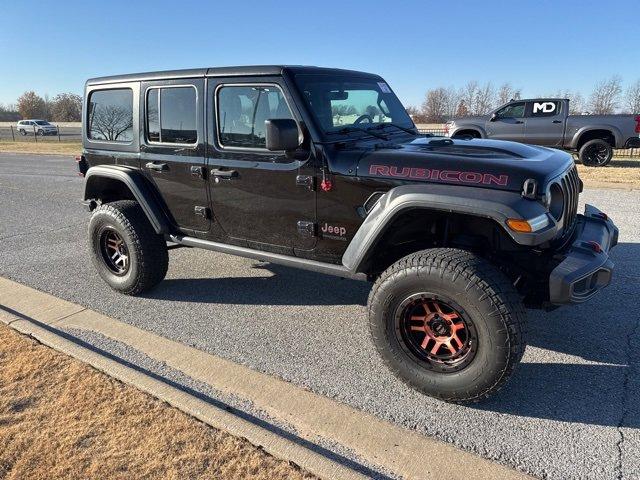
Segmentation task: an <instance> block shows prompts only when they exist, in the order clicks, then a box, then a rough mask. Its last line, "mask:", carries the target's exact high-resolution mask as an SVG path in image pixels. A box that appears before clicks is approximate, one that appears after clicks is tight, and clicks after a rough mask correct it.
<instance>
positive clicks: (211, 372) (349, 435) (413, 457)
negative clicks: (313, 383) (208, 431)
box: [0, 277, 530, 480]
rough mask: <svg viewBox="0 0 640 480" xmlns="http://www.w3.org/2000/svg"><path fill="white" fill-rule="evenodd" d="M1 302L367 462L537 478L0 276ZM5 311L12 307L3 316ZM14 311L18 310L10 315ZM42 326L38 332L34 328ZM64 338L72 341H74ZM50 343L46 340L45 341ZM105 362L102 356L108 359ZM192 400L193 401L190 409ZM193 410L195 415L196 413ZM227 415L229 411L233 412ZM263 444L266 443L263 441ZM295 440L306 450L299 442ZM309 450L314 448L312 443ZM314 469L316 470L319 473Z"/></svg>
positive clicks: (157, 391)
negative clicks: (140, 357)
mask: <svg viewBox="0 0 640 480" xmlns="http://www.w3.org/2000/svg"><path fill="white" fill-rule="evenodd" d="M0 305H2V306H4V308H3V309H0V319H2V318H5V321H6V318H11V317H12V316H13V318H14V320H15V318H18V317H20V316H25V317H31V318H32V319H35V320H36V321H39V322H42V323H43V324H45V325H49V326H50V327H49V328H76V329H82V330H89V331H93V332H97V333H100V334H102V335H105V336H107V337H109V338H111V339H113V340H116V341H119V342H122V343H126V344H128V345H129V346H131V347H132V348H134V349H136V350H139V351H140V352H142V353H144V354H146V355H148V356H149V357H151V358H153V359H155V360H157V361H161V362H165V363H166V364H167V365H168V366H170V367H172V368H174V369H176V370H180V371H182V372H183V373H184V374H186V375H188V376H190V377H192V378H193V379H195V380H197V381H200V382H205V383H207V384H209V385H211V386H212V387H213V388H214V389H216V390H218V391H221V392H223V393H226V394H230V395H234V396H236V397H241V398H244V399H246V400H248V401H250V402H251V403H252V404H253V405H255V407H256V408H258V409H260V410H263V411H264V412H265V413H267V414H268V415H269V416H270V417H273V418H275V419H278V420H281V421H284V422H286V423H287V424H289V425H291V426H292V427H293V428H294V429H295V431H296V432H297V434H298V435H299V436H301V437H302V438H304V439H305V440H307V441H309V442H316V441H317V439H318V438H323V439H326V440H329V441H331V442H334V443H337V444H339V445H342V446H343V447H345V448H347V449H349V450H351V451H353V452H354V453H355V454H356V455H357V456H359V457H360V458H363V459H366V460H367V461H368V462H370V463H372V464H375V465H378V466H380V467H382V468H383V469H385V470H387V471H389V472H393V473H394V474H396V475H398V476H402V477H405V478H416V479H435V478H449V479H465V480H473V479H487V478H491V479H522V478H530V477H528V476H527V475H525V474H522V473H520V472H517V471H515V470H512V469H510V468H508V467H506V466H503V465H499V464H497V463H494V462H491V461H489V460H486V459H483V458H481V457H479V456H477V455H474V454H472V453H469V452H466V451H463V450H460V449H458V448H456V447H454V446H452V445H449V444H447V443H444V442H441V441H439V440H435V439H432V438H429V437H426V436H424V435H421V434H418V433H417V432H414V431H411V430H407V429H404V428H401V427H399V426H397V425H394V424H392V423H390V422H387V421H384V420H381V419H379V418H377V417H375V416H373V415H371V414H368V413H364V412H362V411H360V410H356V409H354V408H352V407H349V406H347V405H344V404H342V403H339V402H337V401H335V400H331V399H329V398H327V397H324V396H321V395H317V394H315V393H312V392H310V391H307V390H304V389H302V388H300V387H297V386H295V385H293V384H291V383H288V382H285V381H283V380H280V379H278V378H275V377H273V376H270V375H267V374H264V373H260V372H257V371H255V370H252V369H250V368H248V367H245V366H242V365H239V364H236V363H233V362H231V361H228V360H225V359H223V358H220V357H217V356H215V355H211V354H208V353H205V352H203V351H200V350H197V349H195V348H192V347H189V346H186V345H183V344H181V343H179V342H175V341H172V340H169V339H166V338H164V337H161V336H159V335H156V334H153V333H150V332H147V331H145V330H142V329H139V328H137V327H134V326H131V325H128V324H126V323H124V322H120V321H118V320H116V319H113V318H110V317H107V316H105V315H102V314H100V313H98V312H95V311H92V310H88V309H85V308H83V307H81V306H79V305H75V304H73V303H70V302H66V301H64V300H61V299H58V298H56V297H53V296H51V295H48V294H45V293H42V292H39V291H37V290H34V289H32V288H29V287H25V286H23V285H20V284H17V283H15V282H12V281H10V280H6V279H3V278H1V277H0ZM3 310H4V312H9V313H4V314H3ZM12 311H13V315H11V312H12ZM23 318H24V317H23ZM11 326H12V327H14V328H16V329H18V330H20V329H23V330H24V329H27V330H28V331H29V333H31V334H33V335H34V336H36V338H38V339H40V337H38V334H39V335H41V336H42V335H43V332H47V333H48V337H50V336H51V335H52V333H51V331H50V330H47V329H45V328H43V327H40V326H37V324H34V323H33V322H31V323H30V322H29V321H28V320H27V319H23V320H19V321H14V322H13V323H12V324H11ZM36 330H37V334H36V333H33V332H34V331H36ZM48 340H49V342H51V343H53V344H52V345H51V346H52V347H53V348H56V345H57V344H55V342H53V341H52V340H51V339H50V338H48ZM65 341H66V342H67V343H72V342H70V341H69V340H65ZM43 343H46V342H44V341H43ZM47 344H49V343H47ZM72 345H75V344H72ZM66 349H67V351H66V352H65V353H69V354H71V355H73V356H75V357H76V358H80V359H81V360H83V361H87V360H86V359H87V358H90V360H91V361H88V362H87V363H91V364H92V365H94V364H95V362H97V361H98V360H100V358H98V359H96V356H97V357H101V358H102V359H105V357H102V356H101V355H99V354H97V353H96V352H92V351H90V350H88V349H85V348H84V347H80V346H78V345H75V346H73V347H70V346H69V345H66ZM80 349H82V350H86V352H81V351H80ZM63 351H64V350H63ZM87 352H89V353H87ZM104 361H105V360H100V362H102V363H104ZM92 362H93V363H92ZM108 362H112V363H114V364H115V365H116V366H111V367H110V369H109V370H105V371H107V373H109V374H111V375H113V376H116V377H117V378H119V379H121V380H123V381H126V382H128V383H132V384H134V385H135V386H137V387H138V388H141V389H142V390H144V391H147V392H149V393H151V394H153V395H155V396H158V397H159V398H162V399H164V400H166V401H169V403H172V404H173V405H175V406H176V407H178V408H181V409H183V410H185V411H187V412H188V413H190V414H192V415H195V416H196V417H197V418H200V419H201V420H203V421H207V420H206V419H204V418H201V416H198V414H197V413H198V412H201V411H202V408H204V406H207V405H209V407H211V405H210V404H208V403H206V402H203V401H202V400H198V399H195V398H194V397H192V396H191V395H188V394H187V393H185V392H183V391H180V390H177V389H173V390H175V392H173V391H171V388H172V387H168V386H167V385H166V384H164V383H162V382H160V381H158V380H155V379H153V378H151V377H149V376H147V375H144V374H142V373H140V372H137V371H133V373H130V372H129V373H128V374H127V375H124V374H123V369H124V368H127V367H124V366H123V365H122V364H119V363H117V362H114V361H113V360H108ZM130 370H131V369H130ZM176 392H177V393H176ZM185 395H186V397H185ZM187 397H190V398H187ZM167 398H169V400H167ZM195 400H198V401H199V402H201V403H204V406H203V405H200V404H198V405H197V407H196V406H194V405H195V404H194V403H193V401H195ZM185 405H187V406H186V407H185ZM194 411H195V412H196V413H193V412H194ZM225 413H226V414H229V413H228V412H225ZM229 415H230V414H229ZM226 421H227V419H221V418H220V417H219V416H218V417H217V423H216V424H214V423H211V424H212V425H213V426H215V427H216V428H221V429H224V430H227V431H229V432H230V433H233V434H234V435H239V436H244V437H245V438H247V439H248V440H249V441H252V443H254V442H253V440H252V439H251V438H249V437H247V436H246V435H243V434H241V433H238V429H237V428H236V427H233V425H235V424H232V427H233V428H236V429H235V430H234V431H231V430H230V428H231V427H228V426H227V425H226V424H225V423H224V422H226ZM221 422H222V423H221ZM208 423H209V422H208ZM234 432H235V433H234ZM254 437H255V434H254ZM261 444H262V445H265V444H264V443H261ZM294 445H295V444H294ZM295 446H296V447H298V448H299V445H295ZM265 448H266V445H265ZM270 448H272V450H267V451H270V453H272V454H274V455H276V456H279V457H284V458H288V459H291V460H292V461H295V462H296V463H298V464H300V465H301V466H302V467H303V468H307V469H308V470H310V471H312V472H313V473H316V474H317V475H320V476H322V477H325V478H353V476H351V477H349V476H346V477H345V476H343V475H347V472H351V473H350V474H354V472H353V470H350V469H346V467H344V466H342V465H339V464H336V465H339V466H340V467H342V469H344V470H345V471H342V470H341V471H340V472H339V473H340V475H337V473H338V472H337V470H336V471H333V472H331V474H330V475H328V476H327V471H326V470H327V469H328V467H326V466H325V467H323V471H322V472H321V471H320V469H319V468H316V467H314V464H313V462H309V461H308V459H306V457H305V456H304V455H302V454H301V453H300V452H297V451H296V449H295V448H285V449H283V448H279V449H278V448H274V447H270ZM303 450H307V451H309V450H308V449H303ZM292 452H293V453H296V455H297V457H296V459H295V460H294V458H291V455H292ZM309 452H310V451H309ZM310 453H313V455H315V456H314V457H313V459H314V461H316V462H318V460H317V458H316V457H317V456H318V454H317V453H315V452H310ZM287 455H288V456H287ZM323 458H324V457H323ZM300 462H303V463H300ZM304 462H307V464H308V465H305V464H304ZM332 463H335V462H332ZM314 468H315V469H316V472H314V471H313V469H314ZM350 474H349V475H350Z"/></svg>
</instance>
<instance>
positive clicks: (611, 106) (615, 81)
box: [589, 75, 622, 115]
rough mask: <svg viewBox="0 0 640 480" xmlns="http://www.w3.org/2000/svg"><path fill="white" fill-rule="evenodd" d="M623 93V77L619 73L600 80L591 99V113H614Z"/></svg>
mask: <svg viewBox="0 0 640 480" xmlns="http://www.w3.org/2000/svg"><path fill="white" fill-rule="evenodd" d="M621 93H622V78H620V76H619V75H614V76H613V77H611V78H610V79H608V80H602V81H600V82H598V84H597V85H596V86H595V88H594V89H593V93H592V94H591V98H590V100H589V108H590V109H591V113H593V114H596V115H599V114H607V113H614V112H615V111H616V109H617V108H618V103H619V101H620V94H621Z"/></svg>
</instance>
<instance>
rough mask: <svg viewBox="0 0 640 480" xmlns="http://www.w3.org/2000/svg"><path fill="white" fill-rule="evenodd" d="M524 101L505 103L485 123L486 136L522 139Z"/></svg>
mask: <svg viewBox="0 0 640 480" xmlns="http://www.w3.org/2000/svg"><path fill="white" fill-rule="evenodd" d="M525 107H526V104H525V102H515V103H510V104H509V105H505V106H504V107H502V108H501V109H500V110H498V111H497V112H495V115H496V116H495V119H493V120H489V121H488V122H487V123H486V127H485V129H486V131H487V137H489V138H495V139H497V140H511V141H514V142H522V141H524V114H525Z"/></svg>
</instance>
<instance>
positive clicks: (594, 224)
mask: <svg viewBox="0 0 640 480" xmlns="http://www.w3.org/2000/svg"><path fill="white" fill-rule="evenodd" d="M617 243H618V227H616V226H615V225H614V224H613V222H612V221H611V219H609V218H608V217H607V216H606V215H605V214H603V213H602V212H601V211H600V210H598V209H597V208H595V207H594V206H592V205H586V206H585V209H584V215H578V219H577V224H576V228H575V233H574V234H573V238H572V241H571V243H570V246H569V248H568V249H567V250H566V251H565V252H563V254H564V257H565V258H564V260H563V261H562V262H561V263H560V264H559V265H558V266H557V267H556V268H554V269H553V271H552V272H551V275H550V276H549V301H550V303H552V304H553V305H564V304H568V303H582V302H585V301H587V300H589V299H590V298H591V297H592V296H593V295H595V294H596V293H597V292H598V290H600V289H602V288H604V287H606V286H607V285H609V283H610V282H611V275H612V273H613V262H612V261H611V259H610V258H609V251H610V250H611V249H612V248H613V247H615V246H616V245H617Z"/></svg>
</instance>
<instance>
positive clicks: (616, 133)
mask: <svg viewBox="0 0 640 480" xmlns="http://www.w3.org/2000/svg"><path fill="white" fill-rule="evenodd" d="M593 130H606V131H608V132H610V133H611V135H613V138H614V143H615V145H614V146H613V148H616V147H617V146H618V145H622V144H623V143H624V140H623V138H622V132H621V131H620V129H618V127H614V126H613V125H607V124H598V125H588V126H585V127H581V128H579V129H578V131H577V132H576V133H574V134H573V136H572V137H571V143H570V144H569V148H573V149H576V148H577V146H578V141H579V140H580V137H582V136H583V135H584V134H585V133H588V132H591V131H593Z"/></svg>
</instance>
